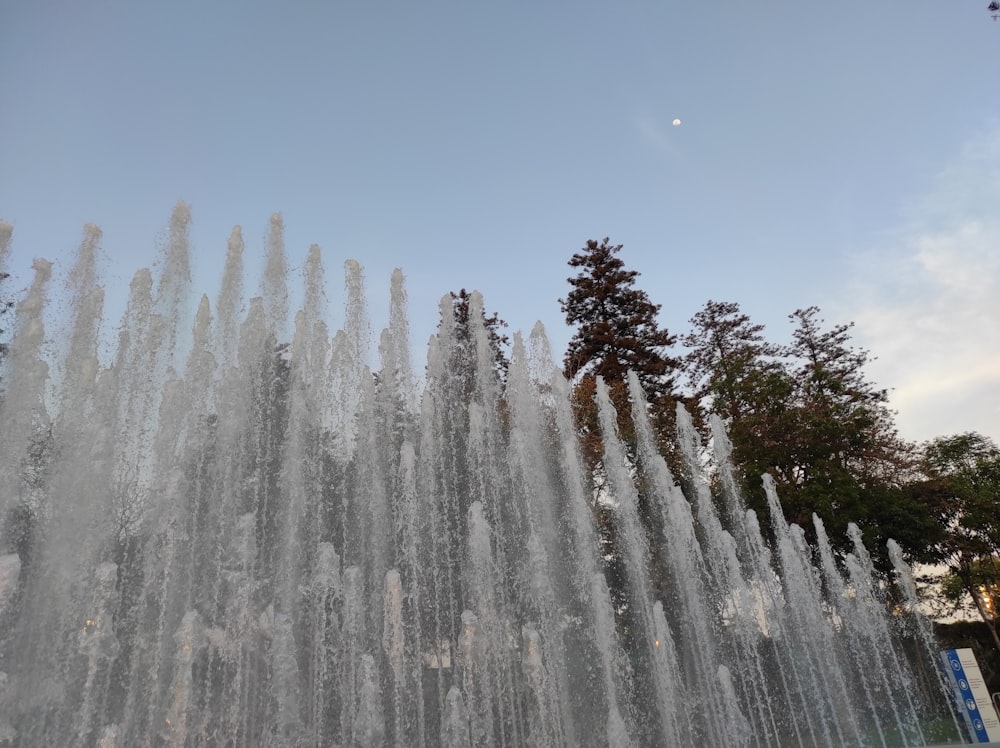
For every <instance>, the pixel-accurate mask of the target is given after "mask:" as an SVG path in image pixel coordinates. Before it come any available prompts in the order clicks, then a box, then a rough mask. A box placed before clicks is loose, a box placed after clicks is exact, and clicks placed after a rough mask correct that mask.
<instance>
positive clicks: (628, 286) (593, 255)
mask: <svg viewBox="0 0 1000 748" xmlns="http://www.w3.org/2000/svg"><path fill="white" fill-rule="evenodd" d="M609 241H610V240H609V239H607V238H605V239H604V240H603V241H601V242H600V244H598V243H597V242H596V241H594V240H593V239H591V240H589V241H588V242H587V246H586V247H585V248H584V250H583V252H580V253H577V254H575V255H573V257H572V259H570V261H569V265H570V267H575V268H580V272H579V274H578V275H577V276H576V277H575V278H568V279H567V280H568V282H569V284H570V285H571V286H572V287H573V290H572V291H570V292H569V294H568V295H567V296H566V298H565V299H560V300H559V303H560V304H561V305H562V311H563V312H564V313H565V314H566V323H567V324H569V325H573V326H576V327H577V328H578V329H577V331H576V333H575V334H574V335H573V338H572V339H571V340H570V342H569V349H568V350H567V351H566V358H565V360H564V367H565V374H566V376H567V377H568V378H569V379H572V380H577V378H578V377H580V376H587V375H591V376H598V375H599V376H602V377H604V380H605V382H620V381H624V380H625V379H626V375H627V373H628V371H629V370H630V369H631V370H632V371H634V372H635V373H636V375H637V376H638V377H639V381H640V382H641V383H642V385H643V388H644V389H645V391H646V395H647V397H648V398H649V399H651V400H652V399H654V398H656V397H658V396H660V395H664V394H671V393H672V392H673V387H674V374H675V370H676V369H677V366H678V362H677V361H676V359H673V358H671V357H669V356H667V355H666V354H665V353H664V349H666V348H670V347H671V346H673V345H674V343H676V342H677V337H676V336H675V335H671V334H670V333H669V332H667V330H666V329H661V328H660V327H659V325H658V324H657V322H656V315H657V314H658V313H659V311H660V305H659V304H653V303H652V302H651V301H650V300H649V297H648V296H647V295H646V292H645V291H641V290H639V289H636V288H633V284H634V283H635V279H636V278H637V277H638V276H639V273H638V272H637V271H635V270H626V269H625V263H624V262H623V261H622V260H621V259H620V258H618V257H617V256H616V255H617V254H618V252H619V251H621V248H622V245H621V244H617V245H611V244H609Z"/></svg>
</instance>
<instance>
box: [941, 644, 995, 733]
mask: <svg viewBox="0 0 1000 748" xmlns="http://www.w3.org/2000/svg"><path fill="white" fill-rule="evenodd" d="M941 658H942V659H943V660H944V663H945V665H946V669H947V672H948V675H949V676H950V678H951V682H952V685H953V687H954V688H955V701H956V703H957V705H958V706H959V708H960V709H961V711H962V716H963V717H965V722H966V724H967V725H968V726H969V729H970V730H971V731H972V734H973V736H974V738H975V740H976V742H978V743H989V742H990V737H991V736H990V731H989V728H988V726H987V722H990V723H992V722H996V715H995V714H993V713H992V710H993V706H992V704H990V703H989V702H988V701H987V702H986V703H985V705H984V706H983V705H981V704H980V703H979V701H980V700H981V698H982V694H979V693H977V691H979V690H981V689H980V688H973V686H972V684H971V683H970V679H971V680H973V681H975V682H976V684H977V685H979V684H980V682H981V681H982V674H981V673H980V672H979V666H978V664H977V663H976V661H975V657H974V656H973V655H972V652H971V651H970V650H957V649H946V650H944V651H943V652H942V653H941ZM970 658H971V661H969V660H970ZM963 660H965V661H966V662H963ZM966 664H968V665H969V666H970V667H972V668H973V670H974V671H975V672H974V673H967V672H966ZM970 676H972V677H971V678H970ZM980 706H983V708H984V709H989V710H990V714H989V715H986V714H984V712H983V711H981V709H980Z"/></svg>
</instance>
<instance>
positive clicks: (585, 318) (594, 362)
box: [559, 238, 679, 636]
mask: <svg viewBox="0 0 1000 748" xmlns="http://www.w3.org/2000/svg"><path fill="white" fill-rule="evenodd" d="M621 249H622V245H620V244H617V245H612V244H611V243H610V240H609V239H607V238H605V239H604V240H602V241H601V242H597V241H594V240H589V241H588V242H587V244H586V246H585V247H584V248H583V250H582V251H581V252H578V253H576V254H574V255H573V257H572V258H571V259H570V260H569V265H570V267H573V268H578V269H579V273H578V274H577V275H576V276H575V277H572V278H568V279H567V281H568V282H569V284H570V286H571V290H570V292H569V294H567V296H566V298H565V299H560V300H559V303H560V304H561V306H562V311H563V312H564V313H565V314H566V322H567V324H569V325H571V326H575V327H576V328H577V329H576V331H575V333H574V334H573V337H572V338H571V339H570V342H569V347H568V350H567V351H566V356H565V358H564V361H563V365H564V373H565V375H566V377H567V378H568V379H570V380H571V382H572V383H573V392H572V397H573V404H574V414H575V418H576V425H577V428H578V431H579V436H580V444H581V450H582V453H583V458H584V460H585V461H586V464H587V465H588V466H589V468H590V473H591V476H592V478H593V480H594V483H595V493H597V494H600V493H601V491H602V486H604V475H605V471H604V466H603V459H604V448H603V444H602V434H601V429H600V425H599V418H598V408H597V399H596V394H597V377H602V378H603V380H604V382H605V384H606V385H607V386H608V390H609V396H610V399H611V402H612V404H613V405H614V407H615V410H616V413H617V424H616V425H617V428H618V434H619V437H620V438H621V440H622V442H623V444H624V446H625V448H626V451H627V452H628V455H627V458H628V459H631V460H633V461H635V460H636V459H637V455H636V449H635V446H636V445H635V429H634V426H633V423H632V417H631V412H632V411H631V402H630V399H629V392H628V372H629V371H634V372H635V374H636V376H637V377H638V379H639V382H640V384H641V385H642V387H643V391H644V393H645V396H646V400H647V403H648V407H649V412H650V417H651V418H650V421H651V423H652V424H653V426H654V428H655V429H656V431H657V433H658V435H659V440H660V445H659V446H660V449H661V451H663V452H664V454H665V455H667V456H668V459H669V458H670V457H671V454H670V453H671V449H672V448H673V446H674V445H675V443H676V440H675V439H674V425H675V408H676V402H677V396H676V394H675V392H674V386H675V377H676V374H677V370H678V367H679V361H678V360H677V359H676V358H673V357H671V356H669V355H668V354H667V352H666V351H667V349H668V348H670V347H672V346H673V345H674V344H675V342H676V340H677V337H676V336H675V335H672V334H671V333H670V332H668V331H667V330H666V329H664V328H661V327H660V326H659V324H658V323H657V321H656V316H657V314H658V312H659V311H660V306H659V305H658V304H654V303H652V302H651V301H650V300H649V297H648V296H647V294H646V292H645V291H642V290H639V289H637V288H635V287H634V284H635V280H636V278H638V276H639V273H638V272H637V271H635V270H628V269H626V268H625V263H624V262H623V261H622V260H621V259H620V258H619V257H618V256H617V255H618V252H620V251H621ZM638 488H639V491H638V506H637V511H638V513H639V517H640V520H641V521H642V523H643V525H644V529H645V531H646V533H647V535H648V537H649V538H650V540H651V542H650V550H651V558H650V568H651V569H652V572H653V578H654V579H653V581H654V585H656V587H657V590H658V593H659V595H660V596H661V597H664V596H665V594H666V593H665V590H666V588H667V587H668V582H667V580H666V579H665V577H664V576H663V573H662V570H663V569H664V564H663V562H662V559H661V558H660V554H661V553H662V550H663V548H662V543H661V542H659V540H658V539H659V538H661V537H662V528H661V527H660V517H659V513H658V512H656V511H653V510H652V507H651V506H650V502H649V498H648V496H647V494H646V493H645V492H644V491H643V490H642V487H641V486H639V487H638ZM593 510H594V514H595V519H596V522H597V526H598V530H599V534H600V541H601V544H602V548H603V556H604V560H605V576H606V578H607V580H608V587H609V589H610V592H611V596H612V600H613V601H614V603H615V609H616V613H617V615H618V624H619V627H620V628H621V630H622V631H623V632H631V631H633V630H634V622H633V621H631V620H630V618H631V615H632V613H631V610H630V606H629V604H628V600H627V596H628V593H627V586H628V585H627V580H626V579H625V575H624V568H623V565H622V559H623V558H624V554H623V553H622V551H621V548H620V545H621V539H620V534H619V529H618V523H619V520H620V517H619V516H618V515H617V512H616V509H615V505H614V503H613V502H608V501H601V500H598V501H595V503H594V506H593ZM628 636H631V634H629V635H628Z"/></svg>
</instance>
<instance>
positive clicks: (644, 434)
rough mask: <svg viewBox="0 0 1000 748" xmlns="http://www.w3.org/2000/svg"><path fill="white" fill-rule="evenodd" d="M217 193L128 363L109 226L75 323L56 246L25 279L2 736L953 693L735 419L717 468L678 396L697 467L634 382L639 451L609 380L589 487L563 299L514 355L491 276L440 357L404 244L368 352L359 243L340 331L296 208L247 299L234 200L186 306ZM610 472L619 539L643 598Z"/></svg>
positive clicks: (361, 732) (419, 739)
mask: <svg viewBox="0 0 1000 748" xmlns="http://www.w3.org/2000/svg"><path fill="white" fill-rule="evenodd" d="M189 220H190V217H189V214H188V211H187V208H186V207H184V206H180V207H179V208H178V209H177V210H176V211H175V214H174V216H173V218H172V220H171V224H170V232H169V240H168V242H167V243H166V246H165V248H164V258H163V262H162V263H161V271H160V273H159V276H158V277H154V276H153V274H151V273H150V272H149V271H147V270H140V271H139V272H138V273H137V274H136V276H135V279H134V280H133V282H132V285H131V295H130V299H129V303H128V308H127V311H126V313H125V316H124V319H123V321H122V324H121V328H120V334H119V342H118V346H117V350H116V352H115V353H114V356H113V363H112V364H111V365H108V366H104V365H102V364H101V363H100V357H99V355H98V339H99V326H100V324H101V321H102V319H101V315H102V310H101V308H102V301H103V288H102V286H101V285H100V278H99V276H98V273H97V271H96V264H95V263H96V248H97V246H98V245H99V242H100V231H99V230H98V229H96V227H88V228H87V229H86V231H85V237H84V241H83V243H82V245H81V249H80V252H79V255H78V259H77V264H76V267H75V269H74V271H73V275H72V277H73V279H74V281H73V285H72V287H71V288H70V289H68V296H69V297H70V298H71V299H72V310H73V311H72V319H71V320H70V322H69V324H68V332H67V334H66V341H65V345H63V346H59V347H58V351H61V353H57V354H55V356H54V357H53V353H52V351H50V350H49V349H48V348H47V347H46V345H45V342H44V341H45V340H46V331H45V327H44V321H45V320H46V319H47V317H46V314H45V310H46V298H47V293H48V290H47V289H48V284H49V280H50V275H51V266H50V264H49V263H47V262H45V261H44V260H38V261H36V262H35V266H34V268H35V280H34V282H33V284H32V285H31V287H30V289H29V290H28V291H27V292H26V294H25V295H24V297H23V299H22V300H21V301H20V303H19V304H18V306H17V310H16V337H15V338H14V340H13V343H12V345H11V347H10V351H9V355H8V357H7V365H6V371H5V377H4V385H5V394H4V396H3V400H2V412H0V447H2V449H0V487H2V491H3V493H2V505H0V509H2V513H0V543H2V545H0V744H13V745H25V746H29V745H30V746H36V745H65V746H72V745H80V746H88V745H100V746H103V747H104V748H115V747H119V746H187V745H204V746H214V745H220V746H221V745H274V746H307V745H308V746H325V745H351V746H383V745H384V746H437V745H444V746H463V747H464V746H522V745H524V746H560V745H564V746H578V745H579V746H584V745H594V746H605V745H609V746H615V747H616V748H617V747H618V746H629V745H634V746H645V745H649V746H653V745H656V746H669V745H699V746H700V745H705V746H733V745H746V746H764V745H782V746H826V745H873V746H888V745H923V744H924V743H925V742H927V741H928V740H929V739H930V737H929V733H928V732H927V730H926V725H927V724H928V721H929V719H930V718H931V717H933V716H934V715H938V716H940V717H941V718H942V720H943V721H944V722H946V723H949V724H953V722H949V719H950V718H949V716H948V707H947V705H946V702H945V700H944V697H943V696H942V695H941V692H940V690H939V689H937V687H936V685H935V684H936V681H935V679H934V678H930V679H928V678H918V677H917V676H916V674H915V672H916V671H920V672H923V671H925V670H926V669H927V667H928V666H927V663H928V662H931V661H932V659H931V658H930V657H929V653H928V651H927V650H928V648H931V647H933V640H932V639H931V638H929V637H928V636H926V635H922V636H919V637H914V636H911V637H909V639H906V640H905V641H904V637H903V636H901V634H900V631H899V624H900V621H897V620H896V619H895V618H893V617H892V616H890V615H888V614H887V612H886V611H887V606H886V605H885V603H884V601H883V595H884V591H883V590H882V589H881V588H880V587H879V585H878V584H876V583H875V581H874V577H873V569H872V567H871V561H870V559H869V557H868V554H867V551H866V550H865V548H864V546H863V545H862V544H861V540H860V533H858V532H857V531H856V530H852V538H853V540H854V543H855V547H854V551H853V552H852V553H851V554H849V555H848V556H846V557H845V558H842V559H838V558H837V557H836V556H835V554H834V552H833V551H832V550H831V547H830V545H829V542H828V540H827V539H826V534H825V531H824V529H823V527H822V525H821V523H819V521H818V520H817V521H816V531H817V538H818V545H817V548H816V549H815V550H814V549H811V548H810V547H809V546H807V545H806V543H805V541H804V536H803V532H802V530H800V529H799V528H798V527H796V526H789V525H787V524H786V523H785V522H784V520H783V519H782V517H781V510H780V506H779V504H778V500H779V497H778V496H777V494H776V492H775V490H774V485H773V483H772V482H770V481H769V479H767V478H765V485H766V488H767V495H768V499H769V502H770V512H771V516H770V518H769V527H770V531H769V532H766V533H762V531H761V526H760V523H759V521H758V519H757V517H756V515H755V514H754V513H753V512H749V511H747V510H746V508H745V506H744V505H743V503H742V500H741V498H740V496H739V494H738V492H737V490H736V481H735V480H734V479H733V477H732V474H731V468H730V467H729V457H728V452H729V447H728V441H727V439H726V437H725V433H724V430H723V429H722V426H721V423H716V424H715V432H714V433H715V435H714V438H713V443H714V447H715V452H716V457H715V459H714V460H713V461H710V463H711V464H713V465H715V467H714V468H712V470H709V469H707V468H706V467H705V465H706V460H705V455H706V454H707V453H706V451H705V449H704V448H703V446H702V445H701V444H700V442H699V439H698V436H697V433H696V431H695V430H694V428H693V427H692V425H691V423H690V419H689V418H687V415H686V413H684V412H683V411H681V412H679V414H678V416H679V417H678V421H679V424H680V425H679V436H678V443H679V445H680V447H681V449H680V451H679V454H681V455H682V461H683V462H684V464H685V467H684V473H685V480H684V489H683V490H682V489H681V487H680V486H679V485H678V481H676V480H675V478H674V476H673V475H672V473H671V470H670V469H669V468H668V466H667V463H666V461H665V460H664V458H663V457H662V456H661V454H660V452H659V450H658V448H657V446H656V440H655V438H654V435H653V430H652V428H651V426H650V424H649V422H648V420H647V417H646V412H645V408H643V407H641V404H642V403H643V402H644V398H643V396H642V392H641V390H640V388H639V383H638V380H637V379H636V378H635V377H632V379H631V381H630V383H629V391H630V396H631V400H632V402H633V409H632V411H633V412H632V413H631V418H632V420H633V424H634V427H635V428H634V439H635V445H634V449H633V448H631V447H626V445H625V443H624V442H623V440H622V439H621V438H620V436H619V434H618V433H617V423H619V422H620V420H621V419H620V418H619V416H618V414H617V413H616V412H615V409H614V405H613V404H612V400H611V398H610V397H609V395H608V391H607V389H606V388H605V387H604V385H603V383H601V384H599V386H598V403H599V410H600V428H601V432H602V435H603V447H604V465H605V467H606V471H605V480H604V481H603V482H602V483H601V485H600V487H599V489H597V490H596V491H595V487H594V486H593V482H592V480H591V477H590V475H589V474H588V472H587V470H586V468H585V463H584V461H583V458H582V456H581V454H580V452H579V450H578V446H577V443H576V438H575V428H574V417H573V411H572V405H571V400H570V387H569V384H568V383H567V382H566V380H565V379H564V378H563V376H562V374H561V373H560V372H559V370H558V368H557V367H556V365H555V363H554V362H553V360H552V355H551V352H550V350H549V347H548V343H547V341H546V339H545V333H544V330H542V328H541V326H540V325H539V326H537V327H536V329H535V330H533V331H532V332H531V335H530V336H529V337H528V339H527V340H525V339H523V338H522V337H521V336H520V335H517V336H515V340H514V345H513V355H512V360H511V362H510V367H509V371H508V372H506V375H505V376H501V375H500V373H498V371H497V368H496V365H495V364H496V362H495V359H494V356H493V353H492V351H491V349H490V343H489V337H488V334H487V331H486V330H485V329H484V327H483V325H482V322H481V320H482V314H481V311H482V300H481V298H480V297H479V296H478V294H474V295H473V296H472V299H471V309H470V313H469V320H470V329H469V330H462V329H459V327H458V323H457V322H456V320H455V319H454V317H453V313H452V306H451V301H450V298H448V297H446V298H445V299H444V300H442V305H441V314H442V323H441V325H440V327H439V330H438V333H437V335H435V336H434V337H433V338H432V339H431V342H430V345H429V348H428V353H427V361H426V367H425V369H424V371H425V376H424V382H423V383H422V384H418V382H417V377H416V376H415V375H414V373H413V371H412V369H411V364H410V360H411V356H410V350H409V332H408V324H407V318H406V293H405V288H404V283H403V276H402V273H400V272H399V271H397V272H396V273H394V274H393V276H392V279H391V302H390V311H389V315H388V319H389V325H388V327H387V329H385V330H384V331H383V332H382V334H381V336H380V338H379V346H378V358H379V369H378V371H377V372H373V371H371V370H370V369H369V364H368V362H369V355H370V353H369V340H368V338H369V322H368V315H367V312H366V307H365V297H364V290H363V274H362V270H361V267H360V265H358V263H356V262H353V261H350V262H348V263H346V266H345V284H344V304H345V312H346V313H345V319H346V323H345V326H344V329H342V330H340V331H338V332H336V333H335V334H333V335H331V334H330V332H329V331H328V329H327V327H326V324H325V321H324V320H323V319H322V314H321V309H322V307H323V305H324V294H325V293H326V290H325V289H326V286H325V284H324V271H323V266H322V260H321V256H320V252H319V249H318V248H317V247H312V248H310V250H309V254H308V259H307V261H306V263H305V272H304V276H305V287H304V293H303V294H302V298H303V303H302V308H301V309H300V310H297V311H296V310H291V309H289V298H290V294H289V289H288V281H289V271H288V263H287V261H286V259H285V249H284V239H283V225H282V222H281V219H280V217H275V218H274V219H272V222H271V227H270V233H269V236H268V238H267V259H266V267H265V269H264V280H263V282H262V283H261V286H260V295H259V296H257V297H254V298H253V299H250V300H249V301H248V302H247V303H246V304H245V305H244V302H243V301H242V298H243V289H244V282H243V240H242V236H241V233H240V231H239V229H236V230H234V232H233V234H232V237H231V238H230V240H229V244H228V253H227V260H226V268H225V273H224V276H223V280H222V287H221V289H220V290H219V292H218V297H217V299H218V301H217V303H216V304H215V307H214V310H213V307H212V305H211V304H210V302H209V299H208V297H201V299H200V303H199V304H198V305H197V311H196V313H195V314H194V316H193V326H192V329H191V332H190V334H189V335H187V334H185V333H186V331H185V330H182V329H181V325H182V324H185V325H186V324H190V322H184V320H185V319H187V317H186V316H185V313H184V312H185V309H186V308H187V307H188V305H189V304H191V302H192V299H191V297H190V291H189V270H188V266H189V264H188V243H187V232H188V223H189ZM8 228H9V227H8ZM9 233H10V232H9V230H6V229H5V233H4V235H3V236H2V237H0V238H2V239H4V249H5V250H6V245H7V241H8V240H9ZM2 257H3V253H0V259H2ZM243 309H245V313H243V312H242V311H241V310H243ZM290 321H293V325H292V326H293V328H294V331H293V332H292V334H291V335H290V338H289V339H286V333H285V330H286V329H287V328H288V324H289V322H290ZM183 340H188V341H189V344H188V345H186V346H182V344H181V341H183ZM182 347H183V348H184V349H185V350H186V353H185V352H184V351H182ZM185 356H186V360H185V359H184V357H185ZM713 479H714V485H718V486H721V501H717V498H718V497H717V496H716V494H718V493H719V492H718V491H714V492H713V490H712V489H711V485H713ZM595 501H597V502H601V503H603V504H604V506H605V507H606V508H607V509H608V510H609V511H608V512H607V513H606V514H607V516H610V517H613V522H614V524H615V526H614V528H613V530H614V535H615V536H616V537H617V538H619V547H620V548H621V551H622V564H623V568H624V570H625V573H624V580H623V582H624V584H625V591H624V595H625V600H626V602H625V603H624V607H618V608H617V609H616V605H619V606H621V605H622V604H621V603H616V602H615V600H616V599H618V598H616V597H613V596H612V594H611V590H610V589H609V585H608V582H607V580H606V576H605V560H604V559H603V558H602V550H601V545H600V540H599V538H600V533H599V530H598V527H597V525H596V523H595V521H594V511H593V508H594V502H595ZM650 517H652V521H651V522H650ZM649 527H653V528H655V532H654V534H653V535H652V536H651V535H650V534H649ZM657 547H658V548H659V549H660V552H658V553H654V552H653V549H654V548H657ZM893 558H894V560H895V562H896V565H897V572H898V574H899V575H900V576H901V578H903V579H904V583H905V580H906V579H908V577H906V576H905V575H904V574H903V570H905V567H903V566H902V564H901V561H899V558H898V552H896V553H895V554H894V556H893ZM654 559H655V562H654ZM904 593H906V594H909V592H908V591H907V590H904ZM921 625H923V624H921ZM918 628H919V627H918ZM920 631H922V632H924V634H926V627H924V628H922V629H920ZM906 642H909V643H908V644H906ZM904 644H906V646H904ZM915 668H916V670H915ZM928 683H929V684H930V686H928V685H927V684H928ZM952 737H954V736H952Z"/></svg>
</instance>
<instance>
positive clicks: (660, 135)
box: [633, 114, 681, 159]
mask: <svg viewBox="0 0 1000 748" xmlns="http://www.w3.org/2000/svg"><path fill="white" fill-rule="evenodd" d="M633 125H634V126H635V130H636V132H637V133H639V136H640V137H641V138H642V139H643V140H644V141H645V142H646V144H647V145H650V146H652V147H653V149H654V150H655V151H656V152H657V153H659V154H660V155H661V156H664V157H666V158H670V159H679V158H681V151H680V149H679V148H678V147H677V145H676V143H674V141H673V140H671V139H670V135H669V131H668V129H667V128H666V127H664V126H663V125H662V124H660V123H659V122H658V121H657V120H655V119H653V118H652V117H649V116H646V115H644V114H639V115H636V116H635V117H634V118H633ZM671 127H672V125H671Z"/></svg>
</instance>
